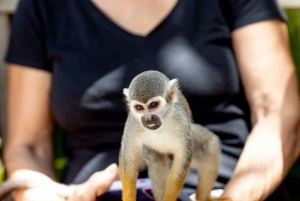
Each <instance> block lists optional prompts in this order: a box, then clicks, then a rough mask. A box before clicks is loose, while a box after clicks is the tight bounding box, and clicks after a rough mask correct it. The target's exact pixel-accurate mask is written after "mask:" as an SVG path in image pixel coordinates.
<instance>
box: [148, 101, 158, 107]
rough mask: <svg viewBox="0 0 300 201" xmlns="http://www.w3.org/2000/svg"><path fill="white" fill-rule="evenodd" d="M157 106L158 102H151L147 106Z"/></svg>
mask: <svg viewBox="0 0 300 201" xmlns="http://www.w3.org/2000/svg"><path fill="white" fill-rule="evenodd" d="M157 106H158V102H152V103H150V105H149V108H156V107H157Z"/></svg>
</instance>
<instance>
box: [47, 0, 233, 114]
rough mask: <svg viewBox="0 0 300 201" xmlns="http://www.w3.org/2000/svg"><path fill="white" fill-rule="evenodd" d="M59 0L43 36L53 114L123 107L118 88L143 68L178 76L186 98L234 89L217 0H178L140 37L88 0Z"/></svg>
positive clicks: (223, 94)
mask: <svg viewBox="0 0 300 201" xmlns="http://www.w3.org/2000/svg"><path fill="white" fill-rule="evenodd" d="M63 2H65V6H64V7H62V6H61V7H60V8H59V9H60V10H61V13H62V14H60V17H57V15H56V14H54V13H52V14H51V15H50V18H51V19H52V20H51V23H50V24H49V33H50V34H49V39H48V49H49V57H50V58H51V61H52V64H53V86H52V104H53V105H54V107H56V105H59V107H57V109H55V111H56V112H57V113H59V114H60V115H63V116H68V111H72V113H73V111H74V110H82V109H84V108H94V109H96V110H98V111H102V112H103V111H112V110H114V111H121V110H122V111H124V112H125V110H124V108H125V104H124V102H123V95H122V89H123V88H125V87H128V85H129V83H130V81H131V79H132V78H133V77H134V76H135V75H137V74H138V73H140V72H142V71H145V70H150V69H151V70H159V71H161V72H163V73H164V74H166V75H167V76H168V77H169V78H171V79H172V78H178V79H179V82H180V85H181V88H182V90H183V92H184V94H185V95H186V96H187V98H188V99H189V100H190V102H194V101H195V100H197V101H198V102H199V101H201V102H203V103H204V104H203V106H205V105H206V103H209V102H211V98H212V97H213V98H215V97H221V99H222V100H224V97H230V96H232V95H234V94H236V93H238V92H239V78H238V71H237V68H236V63H235V59H234V54H233V52H232V48H231V41H230V30H229V28H228V26H227V24H226V21H225V20H224V18H223V16H222V13H221V11H220V8H219V5H218V3H217V2H218V1H217V0H214V1H210V0H205V1H204V2H202V3H199V2H201V1H198V0H179V2H178V3H177V4H176V6H175V7H174V9H172V10H171V12H170V13H169V15H167V16H166V17H165V18H164V19H163V20H162V21H161V22H160V23H159V24H158V25H157V26H156V27H155V28H154V29H153V30H152V31H151V32H150V33H149V34H148V35H147V36H138V35H135V34H132V33H130V32H128V31H127V30H124V29H123V28H122V27H119V26H118V25H117V24H115V23H114V22H113V21H111V19H109V18H108V17H107V16H106V15H105V14H104V13H103V12H101V11H100V10H99V9H98V8H97V7H96V6H95V4H93V3H92V2H90V0H78V1H76V2H75V1H71V0H64V1H63ZM62 11H64V12H62ZM56 12H59V11H56ZM222 100H220V101H222ZM62 108H64V109H62ZM58 110H59V111H58ZM79 113H80V112H79ZM79 113H78V114H79ZM80 116H82V115H78V118H79V117H80Z"/></svg>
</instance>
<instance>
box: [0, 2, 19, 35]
mask: <svg viewBox="0 0 300 201" xmlns="http://www.w3.org/2000/svg"><path fill="white" fill-rule="evenodd" d="M18 2H19V0H0V13H1V14H4V13H10V14H12V13H13V12H14V11H15V8H16V6H17V3H18ZM0 30H2V29H0Z"/></svg>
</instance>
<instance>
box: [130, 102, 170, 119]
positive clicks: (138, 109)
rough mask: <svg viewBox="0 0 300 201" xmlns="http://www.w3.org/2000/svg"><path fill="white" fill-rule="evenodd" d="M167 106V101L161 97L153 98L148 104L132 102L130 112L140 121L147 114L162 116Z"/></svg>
mask: <svg viewBox="0 0 300 201" xmlns="http://www.w3.org/2000/svg"><path fill="white" fill-rule="evenodd" d="M166 104H167V102H166V100H165V99H164V98H163V97H161V96H157V97H154V98H151V99H150V100H149V101H148V102H147V103H146V104H145V103H141V102H139V101H136V100H132V101H131V102H130V111H131V112H132V114H133V115H134V116H135V117H136V118H138V119H140V118H141V117H142V116H144V115H145V114H147V113H152V114H157V115H160V114H161V112H162V110H163V108H164V107H165V105H166Z"/></svg>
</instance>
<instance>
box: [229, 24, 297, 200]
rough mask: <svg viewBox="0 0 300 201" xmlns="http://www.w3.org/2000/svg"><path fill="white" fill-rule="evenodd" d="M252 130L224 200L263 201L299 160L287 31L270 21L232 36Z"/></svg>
mask: <svg viewBox="0 0 300 201" xmlns="http://www.w3.org/2000/svg"><path fill="white" fill-rule="evenodd" d="M232 40H233V47H234V51H235V54H236V58H237V62H238V66H239V71H240V75H241V79H242V83H243V85H244V88H245V93H246V97H247V100H248V102H249V105H250V109H251V119H252V125H253V129H252V130H251V133H250V135H249V137H248V139H247V142H246V144H245V147H244V150H243V152H242V155H241V157H240V159H239V161H238V164H237V166H236V169H235V171H234V174H233V176H232V178H231V180H230V181H229V183H228V184H227V185H226V187H225V189H224V194H223V196H224V197H228V196H229V197H231V198H232V199H233V200H234V201H240V200H248V201H251V200H253V201H257V200H264V199H266V197H267V196H268V195H270V194H271V193H272V192H273V191H274V190H275V189H276V187H278V185H279V184H280V183H281V181H282V180H283V179H284V177H285V176H286V174H287V173H288V171H289V169H290V168H291V166H292V164H293V163H294V161H295V160H296V159H297V158H298V157H299V148H300V146H299V145H300V144H299V139H300V135H299V134H300V132H299V130H298V127H299V115H300V106H299V96H298V87H297V78H296V73H295V66H294V64H293V61H292V58H291V54H290V50H289V45H288V34H287V28H286V25H285V23H284V22H282V21H281V20H267V21H262V22H258V23H254V24H250V25H246V26H244V27H241V28H238V29H237V30H235V31H234V32H233V33H232Z"/></svg>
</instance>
